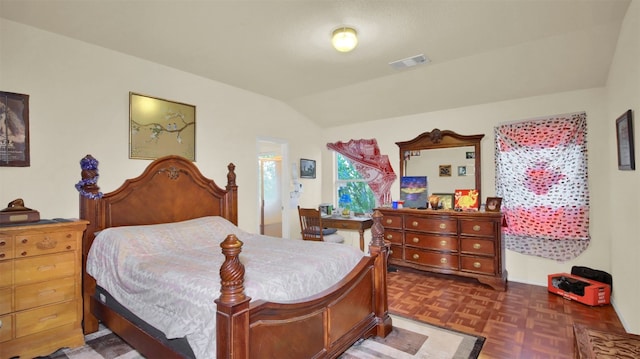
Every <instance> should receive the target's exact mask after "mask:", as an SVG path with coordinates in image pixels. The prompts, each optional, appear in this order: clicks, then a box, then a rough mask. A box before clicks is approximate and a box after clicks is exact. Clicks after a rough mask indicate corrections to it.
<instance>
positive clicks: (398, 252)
mask: <svg viewBox="0 0 640 359" xmlns="http://www.w3.org/2000/svg"><path fill="white" fill-rule="evenodd" d="M389 258H391V259H397V260H402V259H403V257H402V246H396V245H393V244H392V245H391V248H390V252H389Z"/></svg>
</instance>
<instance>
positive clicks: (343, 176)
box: [336, 152, 376, 213]
mask: <svg viewBox="0 0 640 359" xmlns="http://www.w3.org/2000/svg"><path fill="white" fill-rule="evenodd" d="M336 168H337V178H336V189H337V190H336V203H337V204H338V207H339V208H345V206H348V207H349V209H350V210H351V211H353V212H360V213H367V212H372V211H373V208H375V207H376V198H375V196H374V194H373V191H372V190H371V188H370V187H369V184H368V183H367V181H366V180H364V179H363V178H362V176H360V174H359V173H358V171H356V168H355V166H354V165H353V163H352V162H351V160H349V159H348V158H346V157H344V156H343V155H341V154H339V153H337V152H336ZM341 199H342V201H341ZM347 199H350V203H347V202H349V201H345V200H347Z"/></svg>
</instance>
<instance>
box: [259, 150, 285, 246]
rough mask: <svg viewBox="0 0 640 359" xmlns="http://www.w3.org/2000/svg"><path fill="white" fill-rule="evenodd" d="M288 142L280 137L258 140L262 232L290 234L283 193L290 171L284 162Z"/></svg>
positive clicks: (265, 233) (276, 235) (274, 234)
mask: <svg viewBox="0 0 640 359" xmlns="http://www.w3.org/2000/svg"><path fill="white" fill-rule="evenodd" d="M285 157H286V143H283V142H277V140H258V182H259V183H258V193H259V196H258V197H259V203H258V207H259V214H258V215H259V221H258V223H260V228H259V231H260V234H264V235H267V236H273V237H284V236H288V235H289V231H288V230H287V229H288V221H286V216H285V215H284V212H285V207H284V205H283V193H285V187H284V186H285V185H286V184H288V182H287V181H285V180H284V179H285V178H287V177H286V176H287V173H288V171H287V170H286V167H284V166H283V163H287V162H286V161H285Z"/></svg>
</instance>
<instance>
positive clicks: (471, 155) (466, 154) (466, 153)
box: [465, 152, 476, 159]
mask: <svg viewBox="0 0 640 359" xmlns="http://www.w3.org/2000/svg"><path fill="white" fill-rule="evenodd" d="M465 156H466V158H467V159H471V158H476V153H475V152H465Z"/></svg>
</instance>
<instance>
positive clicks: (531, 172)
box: [494, 112, 590, 262]
mask: <svg viewBox="0 0 640 359" xmlns="http://www.w3.org/2000/svg"><path fill="white" fill-rule="evenodd" d="M494 132H495V141H496V142H495V146H496V151H495V156H496V194H497V196H498V197H502V198H503V200H502V212H503V213H504V215H505V219H506V222H507V226H506V227H504V228H503V237H504V240H505V242H506V247H507V249H510V250H513V251H516V252H519V253H522V254H526V255H533V256H538V257H543V258H548V259H553V260H556V261H559V262H564V261H568V260H571V259H573V258H575V257H577V256H578V255H580V253H582V252H583V251H584V250H585V249H587V247H588V245H589V241H590V238H589V189H588V186H587V145H586V137H587V116H586V113H584V112H581V113H574V114H568V115H558V116H552V117H547V118H539V119H533V120H526V121H522V122H517V123H510V124H504V125H500V126H497V127H495V128H494Z"/></svg>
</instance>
